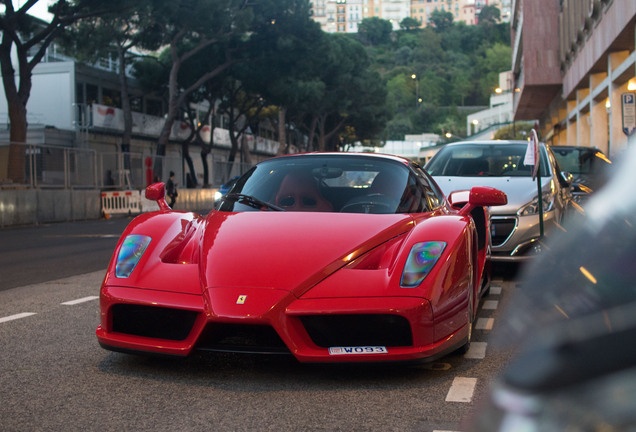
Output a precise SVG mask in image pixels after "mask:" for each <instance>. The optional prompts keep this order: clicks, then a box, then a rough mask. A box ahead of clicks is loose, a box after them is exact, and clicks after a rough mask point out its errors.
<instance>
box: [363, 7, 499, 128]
mask: <svg viewBox="0 0 636 432" xmlns="http://www.w3.org/2000/svg"><path fill="white" fill-rule="evenodd" d="M491 12H493V11H489V12H487V13H491ZM487 16H491V15H487ZM366 49H367V52H368V53H369V56H370V58H371V60H372V68H373V69H375V70H376V71H378V72H379V73H380V74H381V76H382V77H383V79H384V81H385V83H386V89H387V105H388V107H389V109H390V111H391V114H392V119H389V120H388V122H387V126H386V128H385V130H384V132H383V136H384V137H385V138H386V139H403V138H404V136H403V135H404V134H407V133H408V134H418V133H424V132H436V133H446V132H450V133H452V134H453V135H454V136H457V135H465V133H466V115H467V112H468V111H471V110H467V109H465V108H464V109H461V110H458V109H457V108H456V107H469V106H480V107H483V106H487V105H488V103H489V97H490V95H491V94H492V91H493V89H494V88H495V87H497V85H498V82H499V73H501V72H504V71H506V70H509V69H510V59H511V51H510V27H509V24H507V23H501V24H497V23H492V22H491V23H490V24H489V25H475V26H469V25H466V24H464V23H463V22H458V23H454V22H453V19H452V14H449V13H447V12H442V11H437V12H436V13H433V14H432V15H431V20H430V22H429V26H427V27H425V28H409V30H398V31H396V32H394V33H393V34H392V36H391V37H390V38H388V40H387V39H386V38H385V39H384V42H381V43H376V44H375V45H367V47H366ZM413 74H415V75H416V76H417V83H416V82H415V81H414V80H413V79H412V78H411V75H413ZM417 96H419V97H421V98H422V102H421V103H419V104H416V102H415V101H416V99H417ZM473 111H474V110H473ZM400 134H402V136H399V135H400Z"/></svg>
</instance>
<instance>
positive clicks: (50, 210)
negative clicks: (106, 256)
mask: <svg viewBox="0 0 636 432" xmlns="http://www.w3.org/2000/svg"><path fill="white" fill-rule="evenodd" d="M215 192H216V189H179V197H178V199H177V202H176V204H175V210H185V211H197V212H201V213H207V212H208V211H210V210H211V209H212V208H213V207H214V193H215ZM101 210H102V209H101V191H100V190H97V189H92V190H77V189H26V190H0V227H7V226H15V225H35V224H39V223H48V222H70V221H75V220H88V219H99V218H100V217H101V216H102V211H101Z"/></svg>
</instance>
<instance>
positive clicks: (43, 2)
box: [13, 0, 55, 21]
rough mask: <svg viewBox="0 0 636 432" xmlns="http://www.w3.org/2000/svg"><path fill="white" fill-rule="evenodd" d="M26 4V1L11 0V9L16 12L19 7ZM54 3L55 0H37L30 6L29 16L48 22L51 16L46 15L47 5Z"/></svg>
mask: <svg viewBox="0 0 636 432" xmlns="http://www.w3.org/2000/svg"><path fill="white" fill-rule="evenodd" d="M25 3H26V0H13V7H14V8H15V9H16V10H18V9H19V8H20V6H22V5H23V4H25ZM52 3H55V0H39V1H38V2H37V3H36V4H34V5H33V6H31V9H29V14H30V15H33V16H36V17H38V18H41V19H43V20H46V21H50V19H51V14H50V13H48V12H47V11H48V8H49V5H50V4H52Z"/></svg>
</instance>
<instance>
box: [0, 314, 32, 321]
mask: <svg viewBox="0 0 636 432" xmlns="http://www.w3.org/2000/svg"><path fill="white" fill-rule="evenodd" d="M31 315H35V312H22V313H19V314H15V315H9V316H7V317H4V318H0V323H3V322H7V321H13V320H17V319H20V318H26V317H29V316H31Z"/></svg>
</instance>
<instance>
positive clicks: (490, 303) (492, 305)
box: [481, 300, 499, 310]
mask: <svg viewBox="0 0 636 432" xmlns="http://www.w3.org/2000/svg"><path fill="white" fill-rule="evenodd" d="M497 306H499V300H484V304H483V306H482V307H481V308H482V309H483V310H495V309H497Z"/></svg>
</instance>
